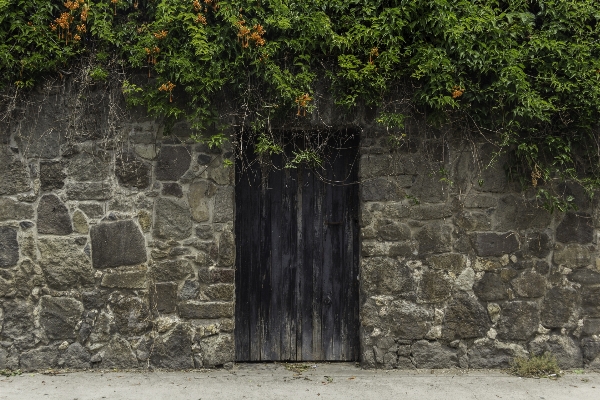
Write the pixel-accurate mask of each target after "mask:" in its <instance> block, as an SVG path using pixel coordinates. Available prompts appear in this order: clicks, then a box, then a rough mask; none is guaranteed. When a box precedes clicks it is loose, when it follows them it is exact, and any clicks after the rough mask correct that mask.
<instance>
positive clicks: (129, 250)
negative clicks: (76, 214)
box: [90, 220, 147, 268]
mask: <svg viewBox="0 0 600 400" xmlns="http://www.w3.org/2000/svg"><path fill="white" fill-rule="evenodd" d="M90 238H91V241H92V261H93V265H94V268H109V267H119V266H122V265H135V264H140V263H143V262H146V260H147V254H146V241H145V239H144V235H142V232H141V231H140V229H139V228H138V226H137V225H136V223H135V222H134V221H132V220H124V221H117V222H109V223H102V224H98V225H94V226H92V228H91V231H90Z"/></svg>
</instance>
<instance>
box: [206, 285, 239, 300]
mask: <svg viewBox="0 0 600 400" xmlns="http://www.w3.org/2000/svg"><path fill="white" fill-rule="evenodd" d="M234 292H235V291H234V287H233V285H232V284H230V283H217V284H214V285H211V286H209V287H207V288H206V290H205V291H204V294H205V295H206V296H207V297H208V298H209V299H210V300H212V301H233V296H234Z"/></svg>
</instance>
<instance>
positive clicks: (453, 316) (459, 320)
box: [442, 293, 491, 340]
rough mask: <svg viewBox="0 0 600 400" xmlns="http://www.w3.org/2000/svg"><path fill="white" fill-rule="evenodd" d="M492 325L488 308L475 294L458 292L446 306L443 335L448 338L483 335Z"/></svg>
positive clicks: (467, 337) (466, 337)
mask: <svg viewBox="0 0 600 400" xmlns="http://www.w3.org/2000/svg"><path fill="white" fill-rule="evenodd" d="M490 325H491V323H490V319H489V317H488V313H487V311H486V309H485V308H484V307H483V306H482V305H481V303H479V301H477V298H476V297H475V296H472V295H469V294H467V293H457V294H455V295H454V297H453V299H452V300H450V301H449V302H448V305H447V306H446V311H445V314H444V322H443V325H442V337H443V338H445V339H447V340H456V339H469V338H477V337H483V336H485V334H486V332H487V331H488V329H489V327H490Z"/></svg>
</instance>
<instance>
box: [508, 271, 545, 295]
mask: <svg viewBox="0 0 600 400" xmlns="http://www.w3.org/2000/svg"><path fill="white" fill-rule="evenodd" d="M512 287H513V289H514V290H515V292H516V293H517V295H519V296H521V297H542V296H543V295H544V293H545V292H546V278H545V277H544V276H543V275H540V274H538V273H537V272H535V271H525V272H523V273H522V274H521V275H520V276H519V277H518V278H516V279H514V280H513V281H512Z"/></svg>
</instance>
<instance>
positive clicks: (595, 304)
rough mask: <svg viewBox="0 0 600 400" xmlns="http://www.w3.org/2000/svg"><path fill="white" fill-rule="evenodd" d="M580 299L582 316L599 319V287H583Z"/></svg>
mask: <svg viewBox="0 0 600 400" xmlns="http://www.w3.org/2000/svg"><path fill="white" fill-rule="evenodd" d="M581 298H582V306H583V312H584V314H585V315H586V316H588V317H592V318H598V317H600V286H585V287H584V288H583V291H582V293H581Z"/></svg>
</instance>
